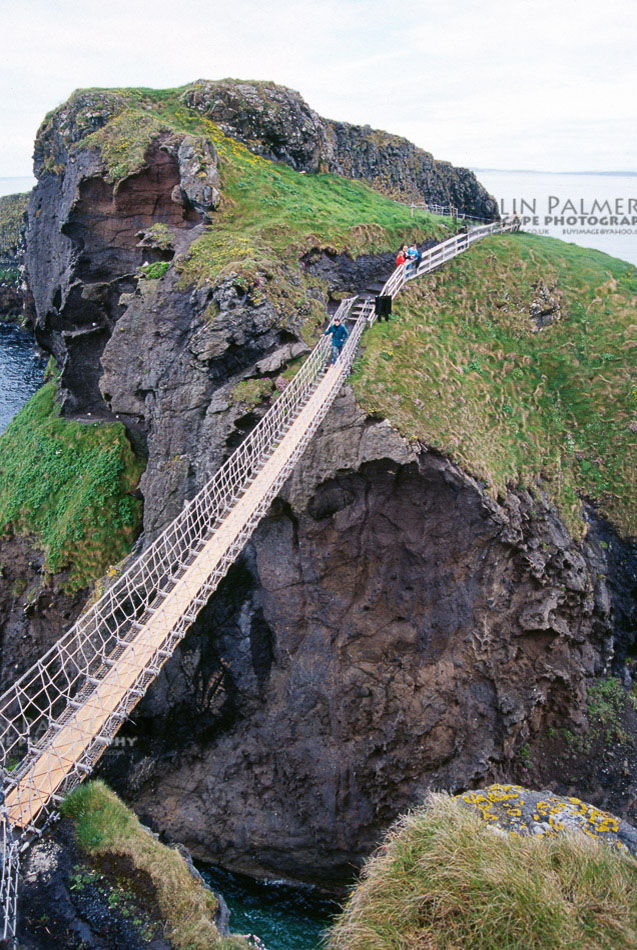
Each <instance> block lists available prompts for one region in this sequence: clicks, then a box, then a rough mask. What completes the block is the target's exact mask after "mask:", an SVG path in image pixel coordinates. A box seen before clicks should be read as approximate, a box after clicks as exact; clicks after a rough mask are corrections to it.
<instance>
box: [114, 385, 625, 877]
mask: <svg viewBox="0 0 637 950" xmlns="http://www.w3.org/2000/svg"><path fill="white" fill-rule="evenodd" d="M605 553H606V552H605V551H604V549H603V548H602V547H601V545H600V543H599V542H598V541H597V540H596V539H595V528H594V527H592V528H591V531H590V532H589V536H588V539H587V541H586V543H585V544H584V546H583V547H581V548H580V547H578V546H577V545H575V544H574V543H573V542H572V541H571V540H570V538H569V536H568V534H567V532H566V531H565V529H564V528H563V527H562V525H561V524H560V522H559V521H558V519H557V518H556V516H555V514H554V512H552V511H551V510H550V508H549V506H548V505H547V504H546V503H544V502H543V501H542V500H541V499H538V500H533V499H532V498H531V496H530V495H528V494H527V493H525V492H511V493H509V494H508V495H507V497H506V498H504V499H502V501H500V502H496V501H494V500H493V499H492V498H490V497H489V496H488V495H487V494H485V492H484V491H483V489H482V488H481V486H480V485H479V484H478V483H476V482H475V481H474V480H473V479H471V478H470V477H468V476H467V475H464V474H463V473H461V472H460V471H459V470H458V468H457V467H455V466H454V465H452V464H451V463H450V462H449V461H447V460H446V459H444V458H442V457H440V456H439V455H437V454H435V453H432V452H428V451H426V450H425V449H418V448H414V447H413V446H410V445H409V444H407V443H406V442H405V441H404V440H403V439H402V438H401V437H400V436H399V435H398V434H397V433H396V432H394V431H393V430H392V429H391V428H390V427H389V426H388V425H387V424H386V423H383V422H378V421H374V420H370V419H367V418H365V417H364V416H363V415H362V413H360V411H359V410H358V409H357V407H356V405H355V403H354V400H353V397H352V394H351V391H349V390H348V389H345V390H344V391H343V393H342V395H341V396H340V397H339V398H338V400H337V402H336V404H335V406H334V408H333V409H332V411H331V412H330V414H329V416H328V417H327V420H326V422H325V423H324V425H323V427H322V429H321V430H320V432H319V434H318V436H317V437H315V439H314V440H313V442H312V444H311V446H310V447H309V449H308V451H307V453H306V455H305V457H304V458H303V460H302V462H301V463H300V465H299V467H298V469H297V470H296V472H295V473H294V475H293V477H292V478H291V479H290V481H289V482H288V484H287V486H286V490H285V491H284V492H283V494H282V496H281V499H280V501H279V502H278V503H277V504H276V505H275V506H274V508H273V510H272V511H271V513H270V514H269V515H268V517H267V518H266V519H265V520H264V521H263V522H262V524H261V525H260V526H259V528H258V529H257V531H256V533H255V535H254V538H253V541H252V542H251V544H250V545H249V546H248V548H247V550H246V552H245V554H244V556H243V558H242V559H241V560H240V561H239V562H238V563H237V564H236V565H235V566H234V567H233V568H232V570H231V571H230V573H229V575H228V578H227V580H226V581H225V582H224V584H223V585H222V587H221V588H220V590H219V592H218V593H217V594H216V595H215V596H214V597H213V598H212V600H211V601H210V603H209V605H208V607H207V608H206V610H205V611H204V613H203V614H202V616H201V618H200V619H199V621H198V622H197V624H196V625H195V627H194V628H193V630H192V631H191V632H190V634H189V635H188V637H187V638H186V640H185V641H184V643H183V645H182V646H181V647H180V649H179V651H178V653H177V655H176V656H175V657H174V658H173V659H172V660H171V661H170V662H169V663H168V664H167V666H166V668H165V671H164V672H163V673H162V675H161V677H160V678H159V680H158V681H157V682H156V683H155V684H154V685H153V687H152V688H151V690H150V691H149V694H148V696H147V698H146V699H145V700H144V701H143V702H142V703H141V704H140V706H139V707H138V708H137V710H136V716H135V722H136V727H135V729H132V727H129V732H128V735H130V736H131V737H133V736H134V737H135V746H134V752H133V754H132V755H131V752H130V750H127V751H126V753H121V752H120V753H117V752H115V753H112V754H111V755H110V756H109V757H108V759H107V765H106V768H107V776H108V778H109V780H111V781H115V782H116V783H117V784H118V786H119V787H120V788H121V789H122V791H123V790H124V789H126V790H127V795H128V796H129V799H130V800H131V801H133V802H134V804H135V808H136V809H137V810H138V811H139V813H140V814H141V815H142V816H143V817H144V819H145V820H147V821H149V822H150V823H152V824H153V826H155V827H157V828H162V829H164V830H166V831H167V832H168V834H169V835H170V836H171V837H174V838H176V839H177V840H181V841H184V842H185V843H186V844H187V846H188V847H189V848H191V849H193V851H194V852H195V853H196V854H197V855H198V856H200V857H202V858H208V859H213V860H214V861H215V862H218V863H221V864H225V865H229V866H231V867H234V868H238V869H241V870H243V871H246V872H248V873H252V874H265V875H268V874H269V875H272V874H285V875H286V876H289V877H290V878H294V879H297V880H298V879H300V880H312V881H315V882H316V881H320V882H321V883H322V884H323V885H325V886H334V885H339V884H342V882H343V881H344V880H345V879H346V878H347V877H348V875H349V874H350V873H351V869H352V866H354V865H356V864H358V863H359V862H360V861H361V860H362V859H363V857H364V856H365V855H366V854H368V853H369V852H370V850H371V849H372V848H373V847H374V845H375V844H376V842H377V841H378V840H379V837H380V835H381V834H382V832H383V829H385V828H386V827H387V826H388V825H389V824H390V822H391V821H392V820H393V819H394V818H395V817H396V815H398V814H400V813H401V812H403V811H405V810H406V809H408V808H409V807H410V806H411V805H412V804H413V803H414V802H416V801H419V800H421V799H422V797H423V796H424V794H425V793H426V791H427V789H429V788H431V787H432V786H433V787H437V788H446V789H449V790H454V791H459V790H462V789H464V788H467V787H474V786H475V785H476V784H477V785H479V784H481V783H482V782H484V781H488V780H489V779H493V778H503V777H506V776H507V774H509V773H510V770H511V768H512V766H513V763H514V761H515V756H516V753H517V750H518V749H519V748H520V746H521V744H523V743H526V742H527V741H528V740H529V739H530V738H532V737H533V736H535V735H538V734H542V733H543V732H545V731H546V730H548V729H550V728H558V727H564V726H565V725H566V724H567V723H568V725H569V726H570V728H573V729H577V728H578V727H582V726H584V725H585V721H586V720H585V716H586V703H585V698H586V682H587V680H588V679H589V678H590V677H591V676H593V675H594V674H596V673H600V672H602V671H603V670H604V669H606V668H607V667H608V665H609V663H610V661H611V659H612V653H613V633H612V630H613V609H612V595H611V593H610V591H609V588H608V584H607V582H606V580H605V578H604V574H603V568H604V561H605ZM627 798H628V800H629V799H630V795H628V796H627Z"/></svg>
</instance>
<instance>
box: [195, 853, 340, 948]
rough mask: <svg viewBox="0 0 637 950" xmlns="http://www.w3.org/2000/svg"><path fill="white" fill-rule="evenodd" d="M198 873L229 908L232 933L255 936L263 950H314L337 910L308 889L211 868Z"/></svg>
mask: <svg viewBox="0 0 637 950" xmlns="http://www.w3.org/2000/svg"><path fill="white" fill-rule="evenodd" d="M199 870H200V871H201V873H202V874H203V876H204V878H205V880H206V882H207V883H208V884H209V885H210V887H212V888H213V889H214V890H215V891H216V892H217V893H218V894H221V896H222V897H223V899H224V900H225V902H226V904H227V905H228V907H229V908H230V930H231V931H232V933H239V934H248V933H251V934H255V935H256V936H257V937H260V938H261V940H262V941H263V943H264V944H265V946H266V947H267V950H318V948H319V947H321V946H322V936H323V934H324V932H325V930H326V928H327V927H329V925H330V923H331V920H332V918H333V916H334V914H336V913H337V911H338V904H336V903H334V902H333V901H329V900H326V899H325V898H322V897H319V896H318V895H317V893H316V892H315V891H314V890H313V889H312V888H297V887H290V886H288V885H286V884H281V883H278V882H262V881H255V880H253V879H252V878H249V877H244V876H243V875H241V874H232V873H231V872H230V871H222V870H220V869H219V868H213V867H200V868H199Z"/></svg>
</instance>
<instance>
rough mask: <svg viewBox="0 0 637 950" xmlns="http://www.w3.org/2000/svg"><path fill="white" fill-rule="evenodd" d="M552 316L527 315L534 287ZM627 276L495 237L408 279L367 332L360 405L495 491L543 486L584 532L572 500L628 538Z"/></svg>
mask: <svg viewBox="0 0 637 950" xmlns="http://www.w3.org/2000/svg"><path fill="white" fill-rule="evenodd" d="M541 284H546V285H548V286H549V287H554V286H555V287H556V288H557V293H558V294H561V309H562V318H561V320H560V321H559V322H557V323H555V324H553V325H552V326H549V327H546V328H544V329H542V330H541V331H539V332H537V331H536V330H535V324H534V322H533V321H532V320H531V318H530V317H529V313H528V310H529V304H530V303H531V301H532V300H533V297H534V295H535V292H536V289H537V287H538V286H539V285H541ZM636 303H637V270H636V269H635V268H634V267H632V266H631V265H629V264H626V263H624V262H623V261H619V260H616V259H614V258H612V257H609V256H607V255H606V254H602V253H600V252H598V251H589V250H583V249H581V248H578V247H576V246H574V245H571V244H565V243H563V242H561V241H556V240H552V239H549V238H538V237H534V236H532V235H524V234H517V235H498V236H495V237H493V238H488V239H486V240H485V241H483V242H481V243H480V244H478V245H477V246H474V247H473V248H472V250H471V251H470V252H468V253H467V254H466V255H464V256H462V257H460V258H458V259H457V260H455V261H453V262H451V263H450V264H447V265H446V266H445V267H444V268H442V269H441V270H439V271H438V272H436V273H435V274H432V275H430V276H428V277H426V278H421V279H420V280H419V281H418V282H417V283H416V284H414V285H411V287H409V288H408V289H407V290H406V291H404V292H403V293H402V294H401V295H400V296H399V298H398V300H397V306H396V317H395V318H394V320H393V321H392V322H390V323H388V324H387V323H384V324H377V325H376V326H375V327H374V328H373V329H372V330H371V332H369V333H368V334H367V335H366V337H365V353H364V357H363V359H362V361H361V362H360V364H359V367H358V371H357V373H356V376H355V389H356V393H357V397H358V399H359V402H360V404H361V405H362V406H363V407H364V408H365V409H367V410H368V411H369V412H373V413H378V414H380V415H383V416H386V417H387V418H388V419H389V420H390V421H391V422H392V423H393V424H394V425H396V426H397V427H398V428H399V429H400V430H401V431H402V432H403V433H404V434H405V435H406V436H407V437H409V438H410V439H416V440H421V441H423V442H425V443H427V444H429V445H432V446H435V447H436V448H438V449H440V450H442V451H444V452H446V453H448V454H449V455H450V456H451V457H452V458H454V459H455V460H456V461H457V462H458V463H459V464H460V465H461V466H462V467H463V468H464V469H465V470H467V471H468V472H471V473H473V474H475V475H476V476H478V477H479V478H481V479H483V480H484V481H485V482H486V483H487V485H488V486H489V487H490V488H491V490H492V491H493V492H494V493H497V492H502V491H503V490H504V489H505V487H506V486H507V485H509V484H512V485H527V486H529V487H531V488H532V487H533V486H534V485H536V484H537V482H538V476H539V475H540V474H541V476H542V485H543V487H544V488H545V489H546V491H547V492H548V494H549V496H550V498H551V499H552V500H553V501H554V502H555V503H556V504H557V505H558V508H559V509H560V510H561V513H562V515H563V517H564V518H565V520H566V522H567V524H568V525H569V527H570V528H571V530H573V531H574V532H575V533H576V534H577V533H581V531H582V529H583V523H582V521H581V520H580V515H579V511H580V504H579V501H578V498H577V494H580V495H583V496H588V497H590V498H592V499H594V500H595V501H596V502H597V503H598V504H599V507H600V509H601V511H602V512H603V514H605V515H606V516H608V517H609V518H610V520H611V521H612V522H613V523H614V524H615V525H616V527H617V528H618V529H619V530H620V531H621V532H622V533H624V534H635V533H637V502H636V499H635V471H636V465H635V462H636V458H635V444H636V442H637V434H636V433H635V431H634V429H631V428H630V426H631V420H632V424H633V425H634V421H635V410H636V409H637V390H636V389H635V381H634V375H632V374H633V372H634V361H635V352H636V350H635V347H636V346H637V309H636Z"/></svg>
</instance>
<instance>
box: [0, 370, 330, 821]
mask: <svg viewBox="0 0 637 950" xmlns="http://www.w3.org/2000/svg"><path fill="white" fill-rule="evenodd" d="M338 377H339V368H338V366H331V367H330V368H329V369H328V370H327V372H326V373H325V376H324V377H323V379H322V380H321V381H320V382H319V384H318V386H317V388H316V390H315V391H314V393H313V394H312V396H311V397H310V399H309V400H308V402H307V403H306V405H305V406H304V407H303V409H302V410H301V412H300V413H299V415H298V416H297V418H296V420H295V421H294V422H293V424H292V425H291V427H290V429H289V430H288V432H287V433H286V434H285V436H284V437H283V439H282V440H281V442H280V444H279V445H278V446H277V448H276V449H275V450H274V452H273V454H272V455H271V457H270V458H269V459H268V461H267V462H265V464H264V466H263V468H262V469H261V470H260V472H259V474H258V476H257V477H256V479H255V480H254V482H252V484H251V485H250V486H249V488H248V489H247V490H246V492H245V494H244V495H243V496H242V497H241V499H240V500H239V501H238V502H237V504H236V505H235V506H234V508H233V509H232V510H231V511H230V513H229V514H228V515H227V516H226V518H225V519H224V520H223V521H222V522H221V524H220V525H219V527H218V528H217V530H216V531H215V532H214V534H213V535H212V537H211V538H210V540H209V541H208V542H207V544H206V545H205V547H204V548H203V550H202V551H201V552H200V553H199V555H198V556H197V557H196V559H195V560H194V561H193V563H192V564H191V565H190V567H188V568H187V569H186V571H185V573H184V575H183V576H182V577H181V578H180V580H179V581H178V582H177V584H176V585H175V587H174V588H173V590H172V591H171V592H170V593H169V594H168V595H167V596H166V598H165V600H164V602H163V603H162V604H161V606H160V607H159V608H158V609H157V610H156V611H155V612H154V613H153V614H152V616H151V617H150V619H149V620H148V622H147V623H146V624H145V625H144V626H143V628H142V629H141V630H140V631H139V633H138V634H137V636H136V637H135V638H134V639H133V640H131V642H130V643H129V644H128V645H127V646H126V647H125V649H124V651H123V653H122V654H121V656H120V657H119V658H118V659H117V661H116V663H115V665H113V666H112V667H111V668H110V669H108V672H106V673H105V675H104V677H103V679H102V680H101V682H99V683H98V684H97V685H96V686H95V689H94V690H93V691H92V692H91V693H90V694H89V696H88V697H87V698H86V700H85V701H84V702H83V703H82V705H81V706H79V708H78V709H77V710H76V711H75V712H74V713H73V714H72V715H71V716H70V717H69V719H68V721H67V722H66V723H65V724H64V725H63V726H62V727H61V729H60V731H59V732H58V733H57V734H56V735H55V736H53V738H52V739H51V742H50V744H49V745H48V747H47V748H46V749H45V750H44V751H43V752H42V753H41V754H40V755H39V757H38V758H36V759H35V760H34V762H33V764H32V765H31V767H30V768H29V770H28V771H27V772H26V774H25V775H24V777H23V778H22V779H21V780H20V782H19V784H17V785H16V787H15V788H14V789H12V790H11V791H10V792H9V794H8V795H7V797H6V800H5V805H6V808H7V815H8V818H9V821H10V822H11V824H12V825H13V826H14V827H17V828H24V827H26V826H27V825H29V824H30V823H32V822H33V821H34V819H35V818H36V817H37V815H38V813H39V812H40V810H41V809H43V808H45V807H46V805H47V804H48V802H49V800H50V799H51V797H52V796H53V795H55V793H56V791H57V789H59V788H60V787H61V785H62V784H63V783H64V781H65V779H66V777H67V775H68V774H69V773H70V772H71V771H72V770H73V769H74V767H75V764H76V762H77V761H78V760H80V758H81V757H82V755H83V754H84V753H85V752H86V750H87V749H88V747H89V746H90V744H91V743H92V742H93V741H94V739H95V737H96V736H99V735H100V733H101V731H102V729H103V728H104V725H105V724H106V722H107V720H108V719H109V718H110V717H111V716H112V715H113V713H115V712H116V711H117V708H118V706H119V705H120V703H121V702H122V701H123V700H124V698H125V697H126V696H127V695H128V693H129V692H130V691H131V690H132V689H133V688H134V687H135V684H136V682H137V680H138V677H139V675H140V674H141V673H142V672H143V670H144V669H145V668H147V667H148V666H149V664H151V662H152V660H153V658H154V657H156V655H157V651H158V650H160V649H161V648H162V646H163V644H164V643H165V642H166V641H167V639H168V637H169V635H170V632H171V631H172V630H173V628H174V627H175V625H176V624H177V623H178V622H179V620H180V619H181V618H182V617H183V615H184V614H185V613H186V612H187V611H188V608H189V607H190V606H191V604H192V603H193V601H195V600H196V599H197V597H198V595H200V594H201V592H202V590H203V588H204V587H205V585H206V582H207V581H208V579H209V578H210V577H211V575H212V574H213V573H214V571H215V569H217V568H218V567H219V566H220V564H221V562H222V560H223V558H224V555H226V553H227V552H228V551H229V550H230V548H231V547H232V545H233V544H234V543H235V542H236V541H237V539H238V538H239V536H240V534H241V532H242V530H243V529H244V527H245V525H246V524H247V523H248V522H249V521H250V519H251V518H252V517H253V515H254V513H255V512H256V511H257V510H258V508H259V506H260V505H261V504H262V503H263V501H264V499H265V498H266V496H267V494H268V491H269V490H270V489H271V487H272V486H273V485H274V483H275V481H276V479H277V477H278V476H279V475H280V473H281V472H282V471H283V469H284V467H285V465H286V464H287V462H288V461H289V459H290V458H291V456H292V455H293V453H294V452H295V450H296V449H297V448H298V446H299V445H300V443H301V442H302V440H303V437H304V436H305V434H306V432H307V430H308V428H309V426H310V424H311V422H312V420H313V419H314V417H315V416H316V415H317V413H318V412H319V411H320V409H321V407H322V406H323V404H324V402H325V401H326V400H327V399H328V398H329V396H330V394H331V391H332V389H333V388H334V386H335V384H336V382H337V380H338Z"/></svg>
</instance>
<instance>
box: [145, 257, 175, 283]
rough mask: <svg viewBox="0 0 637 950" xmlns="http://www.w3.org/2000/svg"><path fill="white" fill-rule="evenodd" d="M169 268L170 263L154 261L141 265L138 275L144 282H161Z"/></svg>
mask: <svg viewBox="0 0 637 950" xmlns="http://www.w3.org/2000/svg"><path fill="white" fill-rule="evenodd" d="M169 268H170V261H154V263H152V264H142V266H141V267H140V268H139V270H138V273H139V276H140V277H141V278H142V279H145V280H161V278H162V277H163V276H164V275H165V274H166V272H167V271H168V270H169Z"/></svg>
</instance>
